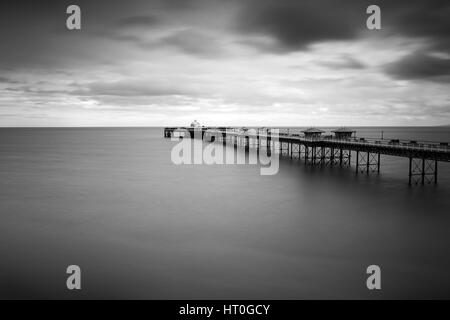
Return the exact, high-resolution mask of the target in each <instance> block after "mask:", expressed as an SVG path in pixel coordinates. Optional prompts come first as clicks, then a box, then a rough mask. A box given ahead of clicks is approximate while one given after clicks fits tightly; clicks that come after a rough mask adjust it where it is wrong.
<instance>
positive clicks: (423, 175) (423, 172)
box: [422, 159, 425, 185]
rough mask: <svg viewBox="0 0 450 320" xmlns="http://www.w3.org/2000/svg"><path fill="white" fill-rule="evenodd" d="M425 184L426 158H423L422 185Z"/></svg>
mask: <svg viewBox="0 0 450 320" xmlns="http://www.w3.org/2000/svg"><path fill="white" fill-rule="evenodd" d="M424 184H425V159H422V185H424Z"/></svg>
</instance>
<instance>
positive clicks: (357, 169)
mask: <svg viewBox="0 0 450 320" xmlns="http://www.w3.org/2000/svg"><path fill="white" fill-rule="evenodd" d="M358 171H359V151H356V174H358Z"/></svg>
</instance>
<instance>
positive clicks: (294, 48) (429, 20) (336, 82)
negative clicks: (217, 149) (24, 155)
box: [0, 0, 450, 127]
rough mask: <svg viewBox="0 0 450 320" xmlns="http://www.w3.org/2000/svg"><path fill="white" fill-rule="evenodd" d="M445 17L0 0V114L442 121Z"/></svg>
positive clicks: (449, 36) (404, 5)
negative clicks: (372, 23)
mask: <svg viewBox="0 0 450 320" xmlns="http://www.w3.org/2000/svg"><path fill="white" fill-rule="evenodd" d="M394 2H395V3H394ZM71 4H77V5H79V6H80V8H81V30H68V29H67V28H66V19H67V17H68V15H67V14H66V8H67V7H68V6H69V5H71ZM371 4H376V5H378V6H379V7H380V8H381V27H382V28H381V30H368V29H367V27H366V19H367V18H368V16H369V15H368V14H367V13H366V8H367V7H368V6H369V5H371ZM449 17H450V2H448V1H440V0H431V1H417V0H410V1H404V0H397V1H376V2H375V1H372V0H370V1H365V0H346V1H335V0H314V1H302V0H292V1H291V0H146V1H137V0H129V1H117V0H108V1H106V0H96V1H86V0H71V1H66V0H42V1H24V0H14V1H10V0H2V2H1V4H0V126H6V127H11V126H21V127H23V126H172V125H174V126H176V125H189V124H190V123H191V122H192V121H193V120H194V119H196V120H198V121H199V122H200V123H201V124H202V125H206V126H219V125H227V126H232V125H246V126H367V125H373V126H388V125H393V126H425V125H449V124H450V90H449V84H450V19H449Z"/></svg>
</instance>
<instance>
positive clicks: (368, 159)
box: [366, 152, 370, 174]
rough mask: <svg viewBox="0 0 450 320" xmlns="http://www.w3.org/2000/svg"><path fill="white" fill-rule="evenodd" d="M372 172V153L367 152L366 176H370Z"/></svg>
mask: <svg viewBox="0 0 450 320" xmlns="http://www.w3.org/2000/svg"><path fill="white" fill-rule="evenodd" d="M369 170H370V152H367V163H366V174H369Z"/></svg>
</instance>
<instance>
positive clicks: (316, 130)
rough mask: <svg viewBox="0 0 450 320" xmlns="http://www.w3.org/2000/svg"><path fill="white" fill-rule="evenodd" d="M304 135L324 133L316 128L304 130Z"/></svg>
mask: <svg viewBox="0 0 450 320" xmlns="http://www.w3.org/2000/svg"><path fill="white" fill-rule="evenodd" d="M302 132H304V133H324V132H325V131H323V130H320V129H317V128H308V129H306V130H303V131H302Z"/></svg>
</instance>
